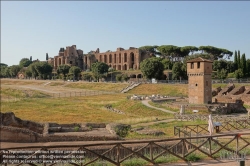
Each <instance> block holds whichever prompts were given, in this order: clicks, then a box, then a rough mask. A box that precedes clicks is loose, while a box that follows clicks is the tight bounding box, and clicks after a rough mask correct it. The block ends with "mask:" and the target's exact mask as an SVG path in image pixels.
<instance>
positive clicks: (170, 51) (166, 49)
mask: <svg viewBox="0 0 250 166" xmlns="http://www.w3.org/2000/svg"><path fill="white" fill-rule="evenodd" d="M180 49H181V48H180V47H178V46H174V45H161V46H159V47H157V50H159V52H160V53H161V55H163V56H164V57H168V58H170V59H172V60H173V59H174V58H176V57H180V56H181V50H180Z"/></svg>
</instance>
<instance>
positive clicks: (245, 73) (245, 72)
mask: <svg viewBox="0 0 250 166" xmlns="http://www.w3.org/2000/svg"><path fill="white" fill-rule="evenodd" d="M241 68H242V72H243V75H244V76H246V75H247V61H246V55H245V54H242V56H241Z"/></svg>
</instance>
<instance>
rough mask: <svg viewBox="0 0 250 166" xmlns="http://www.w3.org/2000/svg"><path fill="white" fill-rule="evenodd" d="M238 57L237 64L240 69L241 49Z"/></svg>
mask: <svg viewBox="0 0 250 166" xmlns="http://www.w3.org/2000/svg"><path fill="white" fill-rule="evenodd" d="M237 55H238V57H237V66H238V69H240V68H241V64H240V59H241V58H240V50H238V54H237Z"/></svg>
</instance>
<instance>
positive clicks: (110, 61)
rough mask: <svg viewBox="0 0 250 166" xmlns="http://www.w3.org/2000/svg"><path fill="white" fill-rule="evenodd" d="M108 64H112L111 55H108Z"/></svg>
mask: <svg viewBox="0 0 250 166" xmlns="http://www.w3.org/2000/svg"><path fill="white" fill-rule="evenodd" d="M109 63H112V55H111V54H109Z"/></svg>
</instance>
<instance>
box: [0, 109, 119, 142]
mask: <svg viewBox="0 0 250 166" xmlns="http://www.w3.org/2000/svg"><path fill="white" fill-rule="evenodd" d="M0 115H1V120H2V121H1V125H0V141H2V142H23V143H26V142H51V141H60V142H61V141H103V140H118V139H120V137H119V136H118V135H116V133H115V131H112V129H107V128H106V124H105V123H72V124H57V123H43V124H40V123H36V122H31V121H25V120H21V119H19V118H17V117H15V115H14V113H12V112H8V113H1V112H0ZM32 125H34V126H32ZM92 130H97V131H96V132H98V131H99V130H106V131H107V133H110V135H109V134H107V133H106V134H105V135H102V134H100V135H97V134H96V133H95V134H91V133H90V132H91V131H92ZM67 132H72V133H67ZM80 132H81V133H80ZM84 132H88V134H86V133H84ZM64 133H67V134H64Z"/></svg>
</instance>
